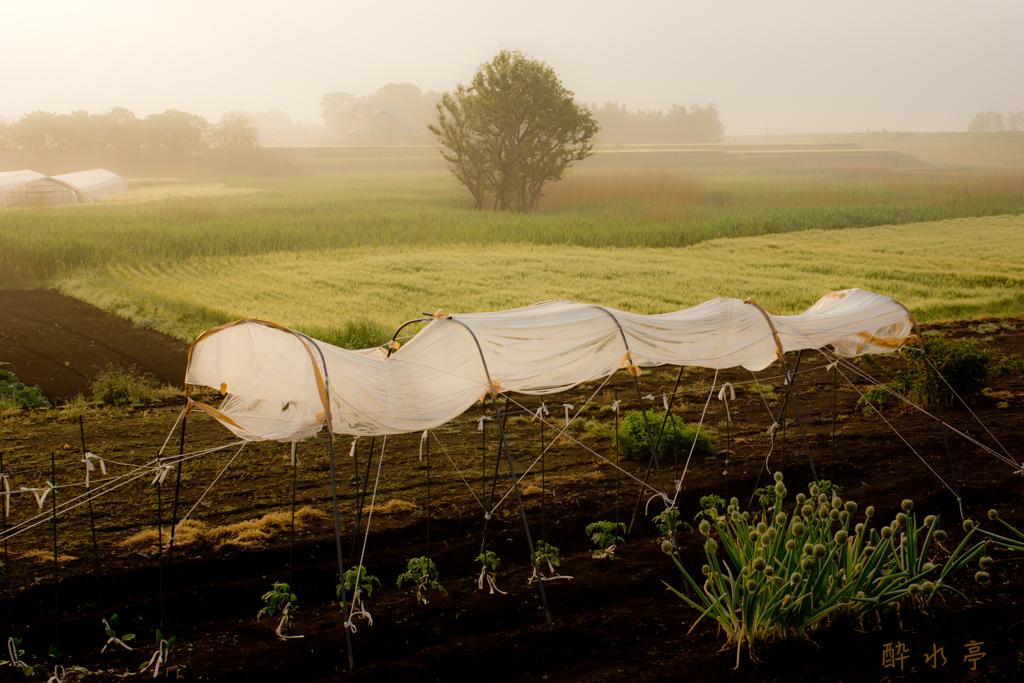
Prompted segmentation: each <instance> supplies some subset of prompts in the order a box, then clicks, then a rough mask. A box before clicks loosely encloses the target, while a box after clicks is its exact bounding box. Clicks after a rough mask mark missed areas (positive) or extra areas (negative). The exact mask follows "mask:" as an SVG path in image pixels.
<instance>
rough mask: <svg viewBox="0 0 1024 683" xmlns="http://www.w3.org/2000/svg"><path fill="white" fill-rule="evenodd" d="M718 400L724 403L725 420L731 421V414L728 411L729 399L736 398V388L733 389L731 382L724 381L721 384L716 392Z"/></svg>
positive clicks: (733, 399)
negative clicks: (720, 387)
mask: <svg viewBox="0 0 1024 683" xmlns="http://www.w3.org/2000/svg"><path fill="white" fill-rule="evenodd" d="M718 400H719V401H721V402H722V403H724V404H725V420H726V422H732V415H731V414H730V412H729V401H735V400H736V390H735V389H733V387H732V384H731V383H729V382H726V383H725V384H723V385H722V389H721V391H719V392H718Z"/></svg>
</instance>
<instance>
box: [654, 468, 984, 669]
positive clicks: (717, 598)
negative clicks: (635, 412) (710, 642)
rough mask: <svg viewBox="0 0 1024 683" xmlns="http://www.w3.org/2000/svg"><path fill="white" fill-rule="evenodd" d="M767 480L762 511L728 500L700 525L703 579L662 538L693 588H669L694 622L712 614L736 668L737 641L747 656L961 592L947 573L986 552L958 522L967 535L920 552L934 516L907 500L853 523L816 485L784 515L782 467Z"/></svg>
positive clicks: (851, 507)
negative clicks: (769, 500) (878, 518)
mask: <svg viewBox="0 0 1024 683" xmlns="http://www.w3.org/2000/svg"><path fill="white" fill-rule="evenodd" d="M775 480H776V484H775V501H774V504H773V505H772V506H770V509H771V512H769V511H768V510H767V509H762V510H761V511H760V512H758V513H755V514H752V515H747V516H744V514H743V513H741V512H740V510H739V509H738V507H737V506H736V505H734V504H731V505H730V506H729V507H728V508H727V509H726V515H725V517H724V519H723V520H719V521H715V522H714V523H713V524H712V523H710V522H708V521H707V520H705V521H702V522H701V523H700V532H701V533H702V534H703V535H704V536H705V542H704V555H705V558H706V564H705V565H704V566H703V568H702V572H703V574H704V576H705V580H704V582H703V584H698V583H697V582H696V581H695V580H694V579H693V577H692V576H691V575H690V573H689V572H688V571H687V570H686V569H685V568H684V567H683V565H682V563H680V561H679V559H678V558H677V557H676V556H675V554H674V553H673V552H672V547H671V546H670V544H668V543H665V544H663V546H662V547H663V549H664V550H666V552H667V553H668V554H669V555H670V556H671V558H672V561H673V562H674V563H675V564H676V566H677V568H678V569H679V571H680V572H681V573H682V575H683V577H684V579H685V581H686V582H687V583H688V584H689V585H690V587H691V588H693V589H694V590H695V591H696V593H697V595H696V596H695V597H693V598H691V597H688V596H686V595H685V594H684V593H682V592H680V591H678V590H676V589H674V588H672V591H673V592H674V593H675V594H676V595H677V596H679V598H680V599H681V600H683V601H684V602H685V603H686V604H688V605H690V606H691V607H693V608H695V609H697V610H698V611H699V612H700V617H699V618H698V619H697V621H698V622H699V621H700V620H701V619H703V618H704V617H710V618H712V619H715V620H716V621H717V622H718V624H719V626H720V627H721V628H722V630H723V632H724V633H725V635H726V637H727V639H728V641H727V645H730V644H734V645H736V665H737V667H738V666H739V658H740V653H741V651H742V648H743V645H744V644H746V645H747V648H748V650H750V654H751V657H752V658H753V657H754V654H753V651H752V647H753V645H754V644H755V643H761V642H764V641H766V640H770V639H787V638H794V637H806V636H807V634H808V633H809V632H810V631H812V630H814V629H817V628H820V627H822V626H823V625H825V624H827V623H828V621H829V620H830V619H831V618H832V617H833V615H836V614H846V615H848V616H849V617H851V618H853V619H856V620H863V619H864V617H866V616H867V615H869V614H870V613H872V612H874V611H876V610H878V609H881V608H884V607H886V606H888V605H892V604H894V603H897V602H900V601H903V600H905V599H909V602H911V604H913V605H915V606H916V607H918V608H920V609H926V608H927V606H928V604H929V603H930V602H931V600H932V599H933V598H934V596H935V595H938V594H939V593H940V592H951V593H955V594H957V595H960V596H961V597H963V594H962V593H960V592H959V591H958V590H956V589H955V588H953V587H952V586H951V585H949V581H950V580H951V579H952V577H953V576H954V575H955V574H956V573H957V572H958V571H960V570H961V569H963V568H964V566H965V565H966V564H967V563H968V562H970V561H971V560H973V559H974V558H976V557H979V556H980V555H981V554H982V553H984V551H985V545H986V542H985V541H981V542H979V543H976V544H975V545H973V546H971V545H969V543H970V539H971V537H972V535H973V534H974V533H975V531H976V530H977V527H975V526H974V525H973V524H966V523H965V527H964V528H965V530H966V531H967V535H966V537H965V538H964V539H963V541H962V542H961V543H960V544H959V546H957V548H956V549H955V550H954V551H953V552H952V553H950V554H949V556H948V557H947V558H946V559H945V564H944V565H939V564H938V563H937V562H935V561H934V558H930V557H929V551H930V549H931V545H932V543H933V542H941V541H943V540H944V539H945V538H946V534H945V532H944V531H942V530H941V529H940V528H939V518H938V517H936V516H934V515H928V516H927V517H925V518H924V520H923V522H919V521H918V519H917V516H916V514H914V513H913V512H912V510H913V502H912V501H910V500H905V501H904V502H903V511H901V512H900V513H898V514H897V515H896V517H895V519H894V520H893V521H892V522H891V523H890V524H887V525H882V526H879V527H878V528H869V525H870V524H871V522H872V517H873V516H874V508H872V507H868V508H866V509H865V511H864V514H865V517H864V521H863V522H857V523H855V521H854V516H855V514H856V512H857V509H858V506H857V504H856V503H855V502H853V501H845V502H844V501H843V500H842V499H841V498H839V497H838V496H835V497H833V498H832V499H831V500H829V498H828V496H827V495H826V494H824V493H819V494H818V495H817V496H816V497H811V498H808V497H807V496H805V495H803V494H799V495H797V497H796V501H797V502H796V507H795V509H794V510H793V511H792V517H790V515H789V514H787V513H786V512H784V511H783V509H782V507H783V499H784V498H785V497H786V487H785V485H784V484H783V476H782V473H781V472H777V473H776V474H775ZM713 536H714V537H713ZM715 537H717V540H716V538H715ZM665 546H668V547H667V548H666V547H665ZM719 549H721V551H722V552H721V554H722V557H721V558H719ZM984 578H987V575H986V577H984ZM978 580H982V577H979V579H978ZM670 588H671V587H670Z"/></svg>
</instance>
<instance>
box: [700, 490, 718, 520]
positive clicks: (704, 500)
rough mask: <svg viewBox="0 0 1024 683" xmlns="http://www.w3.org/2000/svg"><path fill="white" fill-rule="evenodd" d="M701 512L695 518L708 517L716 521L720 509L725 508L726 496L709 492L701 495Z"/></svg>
mask: <svg viewBox="0 0 1024 683" xmlns="http://www.w3.org/2000/svg"><path fill="white" fill-rule="evenodd" d="M698 505H700V512H698V513H697V516H696V517H694V519H700V518H701V517H707V518H708V519H709V520H711V521H714V520H715V518H716V517H718V511H719V510H724V509H725V498H722V497H721V496H718V495H715V494H714V493H709V494H708V495H706V496H701V497H700V501H699V502H698Z"/></svg>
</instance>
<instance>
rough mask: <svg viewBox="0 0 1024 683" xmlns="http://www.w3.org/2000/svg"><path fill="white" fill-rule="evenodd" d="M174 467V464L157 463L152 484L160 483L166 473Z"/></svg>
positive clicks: (162, 481) (165, 476)
mask: <svg viewBox="0 0 1024 683" xmlns="http://www.w3.org/2000/svg"><path fill="white" fill-rule="evenodd" d="M173 469H174V465H157V466H156V476H154V477H153V481H152V484H162V483H164V479H166V478H167V474H168V473H169V472H170V471H171V470H173Z"/></svg>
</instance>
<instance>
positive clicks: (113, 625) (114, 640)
mask: <svg viewBox="0 0 1024 683" xmlns="http://www.w3.org/2000/svg"><path fill="white" fill-rule="evenodd" d="M120 627H121V622H120V620H119V619H118V617H117V615H116V614H111V615H110V622H107V620H106V619H104V620H103V632H104V633H106V634H107V644H106V645H104V646H103V649H102V650H100V654H102V653H104V652H106V651H107V648H108V647H110V646H111V645H120V646H121V647H123V648H124V649H126V650H131V649H132V648H131V646H129V645H127V642H128V641H129V640H132V639H134V638H135V634H134V633H126V634H124V635H123V636H120V637H119V636H118V635H117V630H118V629H119V628H120Z"/></svg>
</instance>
